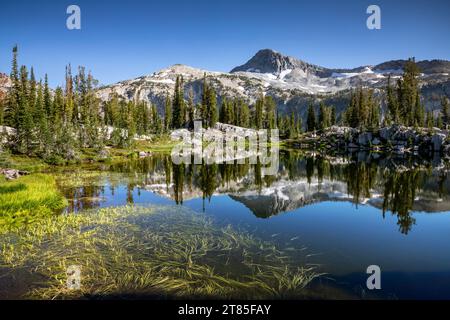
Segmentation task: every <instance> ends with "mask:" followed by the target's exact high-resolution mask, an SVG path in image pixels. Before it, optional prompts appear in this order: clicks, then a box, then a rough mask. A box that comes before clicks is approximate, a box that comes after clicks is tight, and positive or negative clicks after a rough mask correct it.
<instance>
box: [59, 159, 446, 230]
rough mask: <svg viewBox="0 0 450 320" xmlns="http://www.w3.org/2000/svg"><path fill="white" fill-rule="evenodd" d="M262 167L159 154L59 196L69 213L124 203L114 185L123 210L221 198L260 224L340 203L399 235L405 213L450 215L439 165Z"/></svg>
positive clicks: (408, 217) (323, 162)
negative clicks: (186, 161) (152, 202)
mask: <svg viewBox="0 0 450 320" xmlns="http://www.w3.org/2000/svg"><path fill="white" fill-rule="evenodd" d="M261 168H262V166H261V164H259V163H258V164H256V165H249V164H239V165H238V164H213V165H183V164H181V165H175V164H173V163H172V161H171V158H170V156H163V155H158V156H152V157H147V158H142V159H136V160H130V161H127V162H123V163H118V164H113V165H104V166H103V167H102V168H101V169H102V170H104V174H102V175H99V176H94V180H93V181H89V183H86V184H85V185H78V186H75V187H62V190H63V192H64V193H65V195H66V196H67V197H68V198H70V199H73V201H72V202H71V205H70V207H69V208H68V210H69V211H78V210H80V209H82V208H89V207H97V206H107V205H118V204H123V203H117V200H115V199H114V193H115V188H117V187H119V186H126V188H127V197H126V202H127V203H133V202H134V198H133V197H134V196H133V194H134V193H133V191H134V190H137V191H138V195H140V194H141V192H142V191H151V192H153V193H155V194H157V195H159V196H161V197H164V198H167V199H171V200H173V201H174V202H176V203H177V204H183V201H186V200H190V199H195V198H201V199H203V203H205V201H214V199H213V197H214V196H215V195H224V194H226V195H229V197H230V198H231V199H233V200H235V201H238V202H240V203H242V204H244V205H245V206H246V207H247V208H248V209H249V210H250V211H251V212H253V214H254V215H255V216H257V217H260V218H269V217H271V216H273V215H277V214H279V213H282V212H288V211H293V210H295V209H298V208H301V207H303V206H306V205H311V204H314V203H319V202H324V201H347V202H352V203H353V204H354V205H355V207H356V208H357V207H358V205H361V204H364V205H370V206H373V207H375V208H379V209H380V212H381V214H382V215H383V217H384V216H385V214H386V213H388V212H390V213H391V214H393V215H396V217H397V221H398V222H397V224H398V227H399V231H400V232H401V233H403V234H408V232H409V231H410V230H411V229H412V228H413V226H414V224H415V219H414V218H413V217H412V214H411V213H412V212H424V213H435V212H444V211H450V199H449V190H450V185H449V181H448V179H447V170H448V167H447V166H446V164H445V162H444V161H443V160H442V159H439V158H434V159H421V158H418V157H414V158H407V157H387V156H385V157H382V156H380V155H379V154H367V153H355V154H351V155H347V156H345V157H328V156H324V155H320V154H314V153H310V154H305V153H298V152H292V151H282V152H281V153H280V168H279V171H278V173H277V175H276V176H262V174H261ZM117 177H119V178H117ZM106 191H108V192H109V194H110V195H111V197H110V198H108V197H105V193H106ZM123 202H125V201H123Z"/></svg>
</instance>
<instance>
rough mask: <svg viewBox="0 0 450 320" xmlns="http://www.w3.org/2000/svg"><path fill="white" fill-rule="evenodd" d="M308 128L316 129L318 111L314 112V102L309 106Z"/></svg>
mask: <svg viewBox="0 0 450 320" xmlns="http://www.w3.org/2000/svg"><path fill="white" fill-rule="evenodd" d="M306 128H307V130H308V131H314V130H316V113H315V112H314V106H313V105H312V104H310V105H309V107H308V116H307V120H306Z"/></svg>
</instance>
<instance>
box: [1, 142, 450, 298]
mask: <svg viewBox="0 0 450 320" xmlns="http://www.w3.org/2000/svg"><path fill="white" fill-rule="evenodd" d="M279 160H280V161H279V168H278V172H277V173H276V174H275V175H266V176H264V175H263V174H262V173H261V172H262V170H261V169H262V166H261V165H260V164H255V165H250V164H236V163H233V164H230V163H229V164H211V165H205V164H203V165H184V164H180V165H176V164H174V163H173V162H172V160H171V157H170V155H169V154H163V153H155V154H153V155H150V156H148V157H144V158H135V159H128V160H124V161H120V162H114V163H110V164H108V163H98V164H89V165H80V166H77V167H63V168H58V169H55V170H53V169H52V170H51V171H52V172H48V173H49V174H51V175H53V176H54V177H55V179H56V183H57V187H58V189H59V190H60V192H61V193H62V194H63V195H64V196H65V197H66V198H67V199H68V206H67V207H66V208H65V209H64V210H63V211H62V212H57V213H55V215H52V216H49V217H43V218H42V219H40V220H38V221H35V222H33V223H30V224H29V225H27V226H25V227H21V228H19V229H10V230H3V231H2V232H1V233H0V249H1V250H2V252H1V256H0V298H3V299H15V298H20V299H22V298H27V299H28V298H31V299H105V298H118V299H134V298H149V299H161V298H162V299H164V298H167V299H172V298H175V299H176V298H190V299H196V298H220V299H229V298H244V299H450V177H449V175H448V170H449V168H450V164H448V163H446V162H445V161H444V160H443V159H441V158H439V156H437V155H435V157H434V158H428V159H423V158H420V157H407V156H399V155H383V154H377V153H362V152H360V153H353V154H346V155H344V156H329V155H323V154H319V153H314V152H303V151H298V150H289V149H281V150H280V157H279ZM371 265H377V266H379V267H380V269H381V289H380V290H369V289H368V288H367V285H366V281H367V279H368V277H369V276H370V274H368V273H367V268H368V267H369V266H371ZM73 268H75V270H78V271H77V272H79V273H78V276H79V279H78V281H79V283H78V285H79V286H78V287H76V288H75V289H74V288H73V287H70V286H68V280H67V279H68V277H73V274H72V273H70V272H68V270H69V269H70V270H73ZM75 283H76V282H75Z"/></svg>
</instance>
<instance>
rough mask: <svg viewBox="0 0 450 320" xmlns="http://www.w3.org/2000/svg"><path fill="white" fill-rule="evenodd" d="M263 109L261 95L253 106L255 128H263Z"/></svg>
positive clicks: (262, 97)
mask: <svg viewBox="0 0 450 320" xmlns="http://www.w3.org/2000/svg"><path fill="white" fill-rule="evenodd" d="M263 108H264V96H263V95H262V94H261V95H260V97H259V99H258V100H256V104H255V128H256V129H262V128H263Z"/></svg>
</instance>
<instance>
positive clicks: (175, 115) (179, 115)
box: [172, 76, 185, 129]
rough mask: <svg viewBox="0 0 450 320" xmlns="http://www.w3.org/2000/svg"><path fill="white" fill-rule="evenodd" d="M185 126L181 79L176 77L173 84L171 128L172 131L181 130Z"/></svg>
mask: <svg viewBox="0 0 450 320" xmlns="http://www.w3.org/2000/svg"><path fill="white" fill-rule="evenodd" d="M184 124H185V107H184V93H183V78H182V77H181V76H177V80H176V82H175V91H174V96H173V105H172V127H173V128H174V129H177V128H182V127H184Z"/></svg>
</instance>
